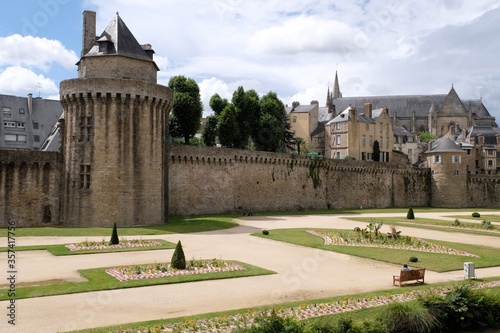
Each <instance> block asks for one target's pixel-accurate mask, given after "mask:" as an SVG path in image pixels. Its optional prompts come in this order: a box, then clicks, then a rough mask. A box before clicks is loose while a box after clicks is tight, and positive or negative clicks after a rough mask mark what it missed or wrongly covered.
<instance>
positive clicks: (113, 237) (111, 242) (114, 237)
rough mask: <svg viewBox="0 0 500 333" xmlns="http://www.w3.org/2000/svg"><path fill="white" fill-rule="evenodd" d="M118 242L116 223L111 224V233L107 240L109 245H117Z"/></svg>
mask: <svg viewBox="0 0 500 333" xmlns="http://www.w3.org/2000/svg"><path fill="white" fill-rule="evenodd" d="M119 243H120V240H119V239H118V230H117V229H116V222H115V223H114V224H113V232H112V233H111V239H110V240H109V245H118V244H119Z"/></svg>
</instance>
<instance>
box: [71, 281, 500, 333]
mask: <svg viewBox="0 0 500 333" xmlns="http://www.w3.org/2000/svg"><path fill="white" fill-rule="evenodd" d="M498 279H500V277H497V278H489V279H485V280H481V281H480V280H473V281H470V283H476V282H484V281H492V280H498ZM467 283H469V281H458V282H442V283H436V284H428V285H407V286H405V287H402V288H392V289H388V290H379V291H374V292H368V293H360V294H353V295H342V296H337V297H329V298H322V299H314V300H305V301H297V302H289V303H283V304H269V305H267V306H260V307H255V308H252V309H248V308H242V309H237V310H232V311H224V312H213V313H206V314H199V315H195V316H189V317H179V318H169V319H159V320H150V321H144V322H138V323H129V324H123V325H119V326H107V327H99V328H91V329H84V330H78V331H72V332H71V333H115V332H120V331H121V330H126V329H137V330H139V329H140V328H145V327H150V328H153V327H155V326H159V325H165V324H172V323H179V322H184V323H185V322H187V321H197V320H203V319H212V318H225V317H228V316H234V315H237V314H240V313H247V312H249V311H252V312H260V311H265V310H270V309H272V308H275V307H280V308H291V307H299V306H304V305H312V304H322V303H336V302H342V301H344V300H345V299H346V297H347V298H349V299H358V298H360V299H361V298H367V299H369V298H372V297H373V296H387V295H395V294H401V293H409V292H411V291H413V290H429V289H430V288H436V287H444V286H457V285H462V284H467ZM491 290H499V291H500V287H498V288H491ZM386 306H387V305H382V306H379V307H374V308H368V309H362V310H356V311H349V312H346V313H339V314H332V315H326V316H322V317H316V318H311V319H308V320H322V319H324V320H328V319H335V318H338V317H346V316H347V317H350V318H352V319H353V320H354V321H359V322H362V321H364V320H366V319H367V318H374V317H375V316H377V314H380V313H382V311H383V310H384V308H385V307H386ZM151 331H152V332H154V330H151Z"/></svg>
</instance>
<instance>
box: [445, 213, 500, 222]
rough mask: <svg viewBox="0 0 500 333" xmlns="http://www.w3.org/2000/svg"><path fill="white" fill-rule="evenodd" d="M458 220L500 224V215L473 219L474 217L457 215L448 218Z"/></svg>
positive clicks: (485, 215) (487, 215) (488, 215)
mask: <svg viewBox="0 0 500 333" xmlns="http://www.w3.org/2000/svg"><path fill="white" fill-rule="evenodd" d="M447 217H452V218H456V219H468V220H476V221H478V222H481V221H483V220H487V221H491V222H500V215H491V214H484V215H483V214H481V216H480V217H472V215H457V216H447Z"/></svg>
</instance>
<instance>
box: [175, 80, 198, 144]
mask: <svg viewBox="0 0 500 333" xmlns="http://www.w3.org/2000/svg"><path fill="white" fill-rule="evenodd" d="M168 86H169V87H170V88H171V89H172V90H173V91H174V103H173V110H172V115H173V117H174V118H175V120H176V122H177V124H178V129H179V133H180V135H181V136H182V137H183V138H184V143H185V144H189V139H190V138H192V137H193V136H194V135H195V134H196V131H198V128H199V127H200V120H201V117H202V113H203V104H202V102H201V98H200V88H199V87H198V84H197V83H196V81H194V80H193V79H188V78H186V77H185V76H183V75H178V76H173V77H172V78H170V81H168Z"/></svg>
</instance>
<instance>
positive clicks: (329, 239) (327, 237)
mask: <svg viewBox="0 0 500 333" xmlns="http://www.w3.org/2000/svg"><path fill="white" fill-rule="evenodd" d="M307 232H308V233H310V234H312V235H315V236H319V237H322V238H323V239H324V241H325V245H342V246H364V247H381V248H386V249H397V250H412V251H420V252H431V253H443V254H451V255H457V256H466V257H475V258H479V256H478V255H476V254H473V253H469V252H466V251H461V250H456V249H452V248H449V247H446V246H442V245H438V244H433V243H430V242H427V241H425V240H423V239H421V238H417V237H411V239H412V242H411V243H409V244H405V243H398V242H393V243H391V244H385V243H380V242H375V241H374V242H370V241H368V240H366V241H363V242H362V241H359V240H358V239H354V238H346V237H342V235H341V234H340V233H337V232H333V231H332V232H328V233H323V232H318V231H315V230H307Z"/></svg>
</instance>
